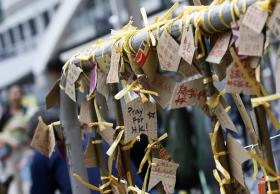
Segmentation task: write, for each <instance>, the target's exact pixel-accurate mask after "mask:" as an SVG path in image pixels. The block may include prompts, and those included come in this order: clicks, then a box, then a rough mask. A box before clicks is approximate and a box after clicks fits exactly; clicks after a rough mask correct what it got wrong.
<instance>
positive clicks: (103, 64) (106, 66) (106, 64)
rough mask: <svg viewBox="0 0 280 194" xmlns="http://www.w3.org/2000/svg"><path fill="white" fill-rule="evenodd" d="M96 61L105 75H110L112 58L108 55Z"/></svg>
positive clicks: (97, 58) (99, 57) (98, 57)
mask: <svg viewBox="0 0 280 194" xmlns="http://www.w3.org/2000/svg"><path fill="white" fill-rule="evenodd" d="M95 61H96V63H97V64H98V67H99V68H100V69H101V71H103V72H104V73H109V71H110V63H111V58H110V56H109V55H108V54H104V55H101V56H97V57H95Z"/></svg>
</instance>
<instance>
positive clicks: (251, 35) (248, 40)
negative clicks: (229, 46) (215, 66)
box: [238, 25, 264, 57]
mask: <svg viewBox="0 0 280 194" xmlns="http://www.w3.org/2000/svg"><path fill="white" fill-rule="evenodd" d="M263 44H264V35H263V34H262V33H260V34H258V33H256V32H255V31H253V30H251V29H250V28H248V27H246V26H245V25H240V28H239V38H238V55H246V56H260V57H261V56H262V53H263Z"/></svg>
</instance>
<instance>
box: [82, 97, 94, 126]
mask: <svg viewBox="0 0 280 194" xmlns="http://www.w3.org/2000/svg"><path fill="white" fill-rule="evenodd" d="M91 122H92V121H91V117H90V111H89V104H88V101H87V99H84V100H83V102H82V103H81V108H80V123H85V124H89V123H91Z"/></svg>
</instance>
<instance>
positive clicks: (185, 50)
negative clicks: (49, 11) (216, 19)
mask: <svg viewBox="0 0 280 194" xmlns="http://www.w3.org/2000/svg"><path fill="white" fill-rule="evenodd" d="M194 51H195V45H194V38H193V29H192V26H189V28H188V29H187V28H184V31H183V34H182V38H181V44H180V48H179V55H180V56H181V57H182V58H183V59H184V60H185V61H186V62H187V63H188V64H192V60H193V56H194Z"/></svg>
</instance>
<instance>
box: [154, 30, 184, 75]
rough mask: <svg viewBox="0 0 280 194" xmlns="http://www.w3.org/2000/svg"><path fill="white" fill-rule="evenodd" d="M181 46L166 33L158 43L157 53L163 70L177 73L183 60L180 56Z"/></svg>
mask: <svg viewBox="0 0 280 194" xmlns="http://www.w3.org/2000/svg"><path fill="white" fill-rule="evenodd" d="M178 51H179V44H178V43H177V42H176V40H174V39H173V38H172V36H171V35H170V34H169V33H168V32H167V31H164V32H163V33H162V34H161V36H160V39H159V41H158V46H157V53H158V60H159V64H160V68H161V70H164V71H174V72H177V70H178V67H179V63H180V60H181V57H180V55H178Z"/></svg>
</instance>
